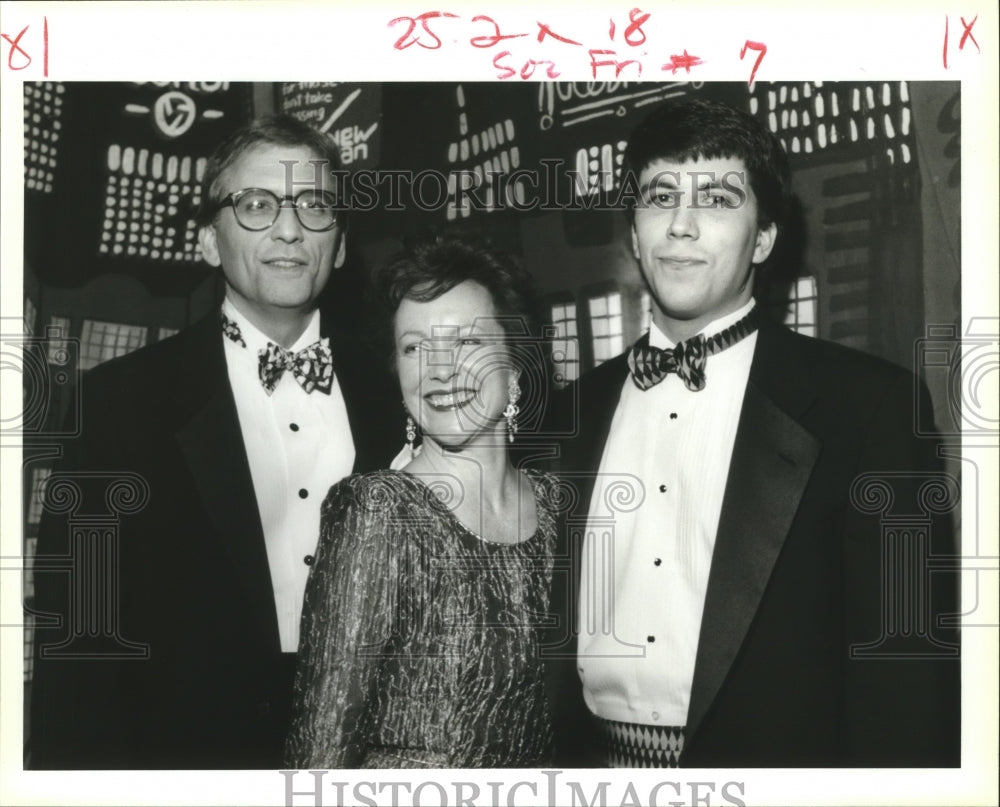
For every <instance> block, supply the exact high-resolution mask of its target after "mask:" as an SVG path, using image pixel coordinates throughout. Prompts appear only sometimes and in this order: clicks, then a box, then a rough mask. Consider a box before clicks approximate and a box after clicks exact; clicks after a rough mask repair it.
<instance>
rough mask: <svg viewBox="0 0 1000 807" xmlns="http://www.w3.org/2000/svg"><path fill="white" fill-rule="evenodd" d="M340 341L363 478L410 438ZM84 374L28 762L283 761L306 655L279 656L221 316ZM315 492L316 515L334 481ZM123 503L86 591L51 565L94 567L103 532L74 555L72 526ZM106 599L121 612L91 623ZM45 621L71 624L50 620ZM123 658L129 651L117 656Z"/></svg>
mask: <svg viewBox="0 0 1000 807" xmlns="http://www.w3.org/2000/svg"><path fill="white" fill-rule="evenodd" d="M324 330H325V329H324ZM328 335H329V336H330V337H331V342H332V347H333V352H334V357H335V358H334V362H335V371H336V373H337V377H338V379H339V383H340V386H341V389H342V391H343V395H344V399H345V402H346V404H347V412H348V416H349V419H350V423H351V431H352V435H353V438H354V444H355V448H356V461H355V466H354V470H355V471H358V472H363V471H368V470H374V469H376V468H380V467H385V466H387V465H388V462H389V461H390V459H391V457H392V455H393V453H394V451H393V449H394V447H395V448H398V445H399V443H400V440H401V437H400V434H401V429H397V428H393V426H394V425H397V424H401V419H400V418H398V417H397V418H396V419H395V421H394V420H393V416H392V410H391V409H389V408H388V407H389V406H391V404H392V402H394V401H395V400H397V398H398V396H396V395H393V394H388V389H387V388H386V387H381V386H379V385H378V384H377V383H376V381H377V378H378V374H377V373H373V372H372V371H371V367H370V366H366V365H364V364H362V363H361V361H360V359H359V357H358V356H357V354H356V350H357V347H356V345H351V344H348V345H347V347H345V339H344V338H343V337H340V336H338V334H337V333H336V332H331V333H329V334H328ZM386 381H387V382H388V379H386ZM81 384H82V418H81V423H82V428H81V434H80V436H79V437H78V438H76V439H75V440H70V441H69V442H68V445H67V446H66V447H65V457H64V462H63V463H62V466H61V467H60V468H58V469H57V472H56V474H55V475H53V477H51V479H50V485H54V487H53V489H52V490H51V491H50V493H51V494H52V498H53V500H56V499H60V500H62V497H61V494H60V493H59V492H57V491H58V490H59V487H60V486H59V485H57V484H55V483H56V481H57V480H58V479H59V478H60V477H63V475H68V476H65V477H64V478H66V479H69V480H71V481H72V484H73V485H76V486H78V487H79V489H80V491H81V496H80V500H79V501H78V502H77V503H76V504H75V506H73V507H72V508H71V509H70V512H69V513H62V514H53V513H46V514H45V515H44V516H43V520H42V524H41V528H40V533H39V542H38V557H39V563H40V566H39V569H38V570H37V571H36V574H35V577H36V580H37V584H36V609H37V611H38V613H39V616H38V617H37V619H38V622H39V627H38V629H37V631H36V638H35V643H36V661H35V671H34V681H33V691H32V697H31V725H30V740H29V749H30V755H29V757H28V759H27V765H28V766H29V767H31V768H39V769H52V768H69V769H75V768H180V769H185V768H220V769H225V768H274V767H277V766H280V765H281V764H282V756H283V743H284V738H285V733H286V729H287V722H288V720H289V709H290V700H291V684H292V679H293V672H294V658H295V656H294V654H291V653H285V654H283V653H282V652H281V648H280V642H279V635H278V623H277V618H276V614H275V606H274V595H273V591H272V587H271V578H270V572H269V568H268V561H267V554H266V550H265V545H264V535H263V531H262V528H261V524H260V517H259V514H258V510H257V503H256V498H255V495H254V489H253V482H252V480H251V476H250V467H249V464H248V461H247V455H246V451H245V449H244V445H243V439H242V434H241V432H240V425H239V421H238V417H237V413H236V407H235V402H234V399H233V394H232V390H231V387H230V384H229V377H228V374H227V369H226V361H225V353H224V346H223V341H222V335H221V325H220V320H219V315H218V313H215V314H214V315H212V316H209V317H208V318H206V319H205V320H202V321H201V322H199V323H198V324H196V325H194V326H192V327H191V328H188V329H186V330H184V331H182V332H181V333H179V334H177V335H176V336H174V337H172V338H170V339H167V340H165V341H164V342H160V343H157V344H154V345H151V346H150V347H148V348H146V349H143V350H141V351H138V352H136V353H133V354H131V355H129V356H125V357H123V358H121V359H117V360H114V361H111V362H108V363H107V364H104V365H101V366H99V367H97V368H95V369H94V370H92V371H90V372H89V373H88V374H86V375H84V377H83V379H82V381H81ZM315 394H319V393H315ZM307 439H308V437H307ZM116 478H119V479H123V480H124V483H123V485H122V486H120V487H119V488H118V494H117V498H116V495H115V494H110V495H109V494H108V493H107V491H108V489H109V482H112V481H113V480H114V479H116ZM129 489H131V490H132V491H134V494H129V493H128V491H129ZM63 490H65V488H63ZM144 490H146V491H148V501H145V502H143V499H144V497H145V496H146V495H147V493H145V492H143V491H144ZM309 495H310V496H313V497H315V499H316V506H317V507H319V505H320V503H321V502H322V501H323V498H324V497H325V495H326V491H325V490H316V491H309ZM130 496H133V498H134V502H133V503H132V504H131V505H130V503H129V498H130ZM56 509H58V507H56ZM63 509H65V508H63ZM129 510H136V512H134V513H133V512H128V511H129ZM109 512H110V513H118V516H117V517H114V516H112V519H113V521H114V524H113V526H112V528H111V532H117V535H118V539H117V546H116V548H115V549H114V551H113V552H111V554H112V555H113V557H112V558H111V562H112V563H111V566H107V564H106V562H105V559H104V558H103V557H97V556H93V557H91V561H93V560H95V558H96V560H97V562H96V563H90V565H88V566H87V568H100V569H103V570H104V571H103V572H101V573H103V574H105V575H108V577H106V578H105V579H104V580H103V582H96V581H95V580H85V581H83V582H82V583H80V584H79V585H77V583H75V582H73V578H74V575H72V574H70V573H69V572H65V571H64V572H63V573H57V572H53V571H45V568H44V566H45V564H46V563H51V562H52V561H53V560H54V559H57V558H58V557H59V556H63V557H64V558H65V557H67V556H69V557H70V558H71V563H72V564H75V565H76V566H77V567H78V568H82V567H81V566H80V564H81V563H83V562H84V561H83V560H82V558H81V556H80V554H79V553H80V552H81V551H86V550H84V549H83V548H84V547H91V550H93V549H94V548H95V547H96V546H98V544H99V539H98V535H97V532H93V531H92V532H88V531H86V530H84V532H83V537H81V538H80V539H79V540H78V545H77V546H76V548H75V549H74V546H73V542H72V540H71V538H70V532H71V530H72V529H73V527H74V524H75V525H76V526H80V525H81V524H82V523H83V521H82V520H81V519H82V517H85V516H87V515H98V516H100V515H101V514H107V513H109ZM123 513H124V514H123ZM68 519H70V520H72V521H73V523H69V521H68ZM107 520H108V519H107V517H106V516H105V518H104V521H105V522H107ZM104 551H105V552H107V551H109V550H107V549H106V548H105V550H104ZM74 553H76V554H74ZM57 565H58V563H57ZM62 565H63V567H64V568H65V566H66V563H65V561H64V562H63V564H62ZM95 573H97V572H95ZM109 589H111V590H114V589H117V600H115V601H113V602H112V601H107V602H102V603H97V604H94V603H92V602H90V603H89V604H88V601H90V600H92V599H93V598H95V597H97V596H99V595H98V592H107V591H108V590H109ZM100 596H102V597H103V596H105V595H100ZM93 607H96V608H99V609H104V611H108V609H113V612H112V613H110V614H109V613H99V614H97V615H95V613H94V611H92V610H88V609H90V608H93ZM45 615H50V616H55V617H56V620H49V621H50V622H52V621H57V622H58V625H57V626H55V627H44V626H42V624H41V622H42V620H43V619H44V617H45ZM75 619H79V620H80V623H79V624H78V625H76V626H74V620H75ZM88 624H90V625H94V624H98V625H101V626H104V627H102V628H101V630H103V631H104V632H110V633H111V634H112V635H110V636H108V635H105V636H96V637H85V636H75V639H74V642H73V643H71V644H69V645H66V646H64V647H61V648H60V647H58V645H60V643H61V642H63V641H65V640H66V639H67V638H69V637H71V636H72V635H73V634H78V633H80V632H81V628H80V625H83V626H84V628H83V630H86V627H85V626H86V625H88ZM109 625H110V626H113V628H112V629H111V630H110V631H108V630H106V628H107V626H109ZM135 646H138V647H139V650H138V651H136V648H135ZM144 648H145V649H148V653H146V652H145V650H144ZM116 650H117V651H121V652H122V653H123V654H124V655H123V656H121V657H118V658H115V657H109V651H111V652H112V653H114V652H115V651H116ZM67 652H70V653H80V652H84V653H86V652H94V653H96V654H97V657H96V658H92V659H86V658H82V659H81V658H67V657H66V655H65V654H66V653H67ZM136 652H138V653H139V655H138V656H135V655H129V654H130V653H136ZM53 653H55V654H56V655H51V654H53ZM144 655H145V656H146V657H143V656H144Z"/></svg>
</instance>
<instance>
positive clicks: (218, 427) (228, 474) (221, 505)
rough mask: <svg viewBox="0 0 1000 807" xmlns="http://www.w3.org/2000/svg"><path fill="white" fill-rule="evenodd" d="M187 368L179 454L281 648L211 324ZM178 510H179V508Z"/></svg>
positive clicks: (232, 406) (245, 466) (195, 336)
mask: <svg viewBox="0 0 1000 807" xmlns="http://www.w3.org/2000/svg"><path fill="white" fill-rule="evenodd" d="M193 330H194V332H193V333H192V335H191V339H190V340H189V341H188V343H187V345H186V346H185V351H186V356H184V359H183V361H182V364H181V367H182V368H183V372H184V377H183V378H182V379H178V383H179V384H180V385H181V386H180V387H179V388H180V389H181V390H182V391H181V392H180V394H179V398H178V403H179V406H178V409H179V414H180V419H179V420H178V426H177V428H176V431H175V436H176V439H177V442H178V444H179V446H180V450H181V453H182V455H183V457H184V459H185V461H186V462H187V465H188V469H189V471H190V472H191V475H192V477H193V479H194V481H195V486H196V488H197V489H198V492H199V494H200V496H201V500H202V503H203V504H204V506H205V509H206V511H207V512H208V514H209V517H210V518H211V520H212V523H213V525H214V527H215V530H216V532H217V533H218V534H219V535H220V536H221V538H222V540H223V542H224V543H225V544H226V548H227V549H228V552H229V555H230V558H231V559H232V563H233V567H234V568H235V569H236V571H237V574H238V576H239V578H240V579H241V580H242V581H243V583H244V585H245V587H246V591H247V595H248V597H247V602H248V603H249V606H250V608H252V609H253V610H254V611H255V612H256V613H255V617H256V619H257V621H258V622H259V623H260V624H261V626H262V632H261V635H262V636H269V637H272V640H271V641H272V643H273V644H274V645H275V649H278V648H279V646H280V643H279V634H278V622H277V615H276V614H275V610H274V590H273V588H272V586H271V575H270V569H269V566H268V560H267V550H266V547H265V543H264V531H263V529H262V527H261V524H260V515H259V510H258V508H257V498H256V495H255V494H254V490H253V479H252V477H251V475H250V463H249V461H248V459H247V454H246V448H245V446H244V444H243V434H242V432H241V430H240V424H239V416H238V415H237V412H236V403H235V400H234V399H233V393H232V389H231V387H230V385H229V375H228V370H227V367H226V358H225V349H224V347H223V343H222V336H221V334H220V333H219V329H218V327H217V322H216V319H215V318H214V317H208V318H207V319H206V320H204V321H203V322H201V323H198V324H197V325H196V326H194V329H193ZM179 506H181V505H180V503H179Z"/></svg>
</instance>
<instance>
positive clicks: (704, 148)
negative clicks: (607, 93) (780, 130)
mask: <svg viewBox="0 0 1000 807" xmlns="http://www.w3.org/2000/svg"><path fill="white" fill-rule="evenodd" d="M716 157H735V158H738V159H740V160H742V161H743V164H744V165H745V166H746V168H747V173H748V175H749V176H748V177H747V180H748V182H749V184H750V187H751V188H752V189H753V192H754V195H755V196H756V197H757V205H758V224H759V225H760V226H761V227H767V226H768V225H770V224H771V223H772V222H773V223H775V224H777V225H778V229H779V230H780V229H781V227H782V226H783V224H784V223H785V218H786V215H787V210H788V204H789V198H790V194H791V191H790V184H791V183H790V174H789V168H788V159H787V157H786V156H785V151H784V149H783V148H782V147H781V143H779V142H778V139H777V138H776V137H775V136H774V135H772V134H771V133H770V132H768V131H767V130H766V129H765V128H764V127H763V126H762V125H761V123H760V122H759V121H758V120H757V119H756V118H754V117H752V116H751V115H748V114H747V113H745V112H741V111H740V110H738V109H734V108H733V107H731V106H728V105H726V104H722V103H719V102H717V101H709V100H707V99H704V98H684V99H679V100H676V101H668V102H666V103H665V104H663V105H662V106H659V107H657V108H656V109H655V110H654V111H653V112H652V113H651V114H650V115H649V116H648V117H647V118H646V119H645V120H643V122H642V123H640V124H639V126H638V127H636V129H635V131H634V132H633V133H632V136H631V137H630V138H629V141H628V146H627V147H626V149H625V160H624V163H623V167H624V171H625V172H626V173H627V174H631V175H632V176H633V177H634V178H635V180H636V181H638V177H639V174H641V173H642V171H643V169H644V168H646V167H648V166H649V165H650V164H651V163H653V162H655V161H656V160H669V161H670V162H686V161H688V160H697V159H713V158H716ZM626 215H627V216H628V218H629V223H631V222H632V220H633V218H634V216H635V208H634V207H631V206H630V207H629V208H628V209H627V210H626Z"/></svg>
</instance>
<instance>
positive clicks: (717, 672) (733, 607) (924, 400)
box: [549, 324, 960, 767]
mask: <svg viewBox="0 0 1000 807" xmlns="http://www.w3.org/2000/svg"><path fill="white" fill-rule="evenodd" d="M627 373H628V368H627V364H626V361H625V357H624V356H620V357H618V358H617V359H613V360H611V361H609V362H607V363H606V364H604V365H602V366H601V367H599V368H597V369H596V370H594V371H592V372H591V373H589V374H587V375H586V376H584V378H583V379H581V381H580V383H579V384H578V385H577V387H576V388H571V390H570V394H569V395H568V396H567V400H566V401H564V405H563V407H562V409H563V411H564V416H566V413H573V414H572V420H571V421H568V422H564V423H563V424H561V428H563V429H571V430H572V431H573V437H572V438H570V439H568V440H567V441H566V443H565V445H564V446H563V453H562V458H561V464H562V469H563V472H564V474H565V479H566V481H567V483H568V484H571V485H573V486H575V487H576V488H577V490H578V496H577V497H576V505H575V511H574V512H571V513H570V516H569V518H570V521H571V527H572V523H573V522H574V521H575V524H576V527H577V528H578V532H582V530H581V529H579V528H580V526H581V524H582V523H583V520H584V519H585V518H586V514H587V508H588V505H589V502H590V493H591V489H592V487H593V474H594V472H596V471H597V469H598V468H599V465H600V461H601V456H602V453H603V450H604V445H605V443H606V441H607V436H608V432H609V428H610V425H611V420H612V417H613V415H614V412H615V408H616V406H617V404H618V399H619V396H620V393H621V390H622V385H623V384H624V383H625V381H626V378H627ZM707 382H708V383H709V384H711V383H712V378H711V373H710V372H709V375H708V379H707ZM915 401H919V403H918V405H917V409H915V404H914V402H915ZM918 411H919V412H921V413H927V412H930V402H929V399H928V397H927V394H926V389H925V388H924V387H923V385H919V390H918V384H917V383H916V380H915V378H914V376H912V375H911V374H909V373H906V372H904V371H903V370H901V369H900V368H898V367H895V366H893V365H890V364H888V363H887V362H884V361H881V360H879V359H875V358H873V357H871V356H867V355H865V354H862V353H859V352H857V351H853V350H849V349H846V348H843V347H841V346H838V345H834V344H831V343H829V342H823V341H820V340H817V339H811V338H808V337H803V336H800V335H797V334H793V333H791V332H790V331H788V330H787V329H785V328H781V327H778V326H776V325H772V324H764V325H763V326H762V327H761V329H760V332H759V335H758V341H757V345H756V349H755V352H754V358H753V363H752V366H751V371H750V379H749V382H748V385H747V390H746V395H745V398H744V401H743V408H742V412H741V415H740V421H739V426H738V431H737V436H736V441H735V445H734V450H733V456H732V461H731V464H730V469H729V477H728V480H727V481H726V483H725V484H726V491H725V496H724V501H723V505H722V513H721V518H720V522H719V529H718V533H717V538H716V543H715V549H714V553H713V557H712V566H711V571H710V575H709V581H708V591H707V595H706V601H705V609H704V615H703V619H702V625H701V632H700V639H699V644H698V650H697V657H696V663H695V672H694V681H693V687H692V692H691V701H690V707H689V711H688V719H687V733H686V744H685V750H684V753H683V756H682V758H681V765H684V766H690V767H736V766H766V767H785V766H789V767H790V766H895V765H899V766H924V765H957V764H959V731H958V727H959V719H960V702H959V701H960V698H959V675H958V672H959V665H958V660H957V641H958V640H957V637H956V636H955V632H954V631H948V630H944V629H942V628H941V627H940V626H938V625H936V624H934V619H935V617H937V616H940V615H943V614H954V613H955V608H956V606H955V602H954V597H955V589H956V586H955V579H954V575H949V574H947V573H945V574H937V573H935V574H924V573H923V572H922V569H923V568H925V567H926V565H927V564H924V565H923V566H921V563H920V562H919V557H918V554H913V555H910V556H909V558H910V560H911V561H912V562H913V563H916V566H913V565H912V563H911V566H910V567H906V566H905V557H904V566H903V567H902V568H904V569H905V570H906V571H905V573H904V574H902V575H901V576H900V577H898V578H897V584H906V585H910V586H911V587H912V588H911V589H910V590H909V592H907V591H901V590H899V589H896V590H895V591H893V590H892V588H891V586H890V585H889V583H888V580H889V579H890V578H891V575H888V574H887V572H888V571H889V570H890V569H894V568H900V567H899V566H898V565H897V562H898V561H899V560H900V557H898V556H893V555H891V554H889V555H887V553H886V550H885V548H884V544H883V523H882V520H883V518H891V517H893V516H896V515H899V514H903V513H907V512H911V513H923V514H924V516H926V514H927V513H928V512H929V510H928V507H930V510H934V509H937V510H942V509H944V510H947V509H949V508H950V505H951V504H953V503H954V501H955V499H956V497H957V485H954V484H952V482H949V481H948V480H947V479H944V478H943V477H942V476H941V475H940V473H938V472H937V462H936V460H935V456H934V455H935V451H936V448H935V445H934V442H933V441H932V440H928V439H926V438H919V437H917V436H915V435H916V429H915V428H914V414H915V412H918ZM664 416H666V413H664ZM608 470H609V471H610V472H612V473H615V472H624V473H627V472H629V471H631V470H632V469H629V468H612V469H608ZM866 473H873V474H876V475H878V476H879V477H880V478H882V479H883V480H885V481H886V486H887V487H888V488H891V490H892V493H893V495H894V496H895V499H894V502H893V504H892V505H891V507H889V508H888V510H886V511H885V512H882V505H883V504H885V501H884V500H882V499H881V498H880V497H881V496H882V495H883V493H884V491H885V489H886V487H880V485H879V484H878V483H874V484H872V485H865V484H864V483H865V479H860V480H859V487H858V488H856V489H855V493H854V494H853V501H852V492H851V491H852V485H853V484H854V482H855V480H856V479H859V477H862V475H864V474H866ZM922 486H924V487H923V498H922V499H921V498H920V497H921V494H920V489H921V487H922ZM943 490H947V495H946V496H945V497H944V498H945V499H950V501H949V502H948V503H947V504H942V503H939V504H937V505H935V504H934V503H932V502H930V498H929V494H930V492H931V491H937V492H941V491H943ZM647 495H648V492H647ZM865 509H868V510H869V512H863V510H865ZM871 511H874V512H871ZM933 515H935V517H933V518H932V519H930V520H927V519H926V518H924V523H925V527H924V530H925V532H928V531H929V533H930V544H929V547H928V545H927V544H920V546H923V547H924V549H928V550H929V552H930V553H931V554H935V555H939V556H942V557H944V558H947V556H949V555H951V554H952V553H953V551H954V549H953V546H952V540H951V539H952V532H951V529H950V519H949V518H948V517H947V516H945V515H941V514H933ZM917 521H918V522H919V521H921V519H920V518H918V519H917ZM911 522H912V519H911ZM906 529H916V530H917V531H919V529H920V528H919V526H918V527H916V528H909V527H906V526H905V524H900V525H899V529H898V530H896V531H897V532H899V531H900V530H904V531H905V530H906ZM888 531H891V530H887V532H888ZM922 540H923V539H916V538H913V539H911V538H905V539H903V541H902V545H903V546H906V547H909V548H910V549H909V550H907V551H914V552H915V551H916V550H915V547H917V546H918V541H922ZM579 554H580V540H579V538H575V539H569V540H567V542H566V544H565V545H564V546H563V547H562V549H561V552H560V554H559V557H560V562H561V563H562V564H564V571H562V572H557V573H556V576H555V582H554V591H553V606H554V609H555V610H556V612H557V613H559V612H560V611H561V613H559V616H560V619H559V621H558V627H557V628H556V629H555V631H554V633H553V638H552V641H551V646H550V648H549V652H552V650H553V649H554V648H558V649H559V650H561V651H563V658H562V660H559V661H554V662H553V663H552V664H551V665H550V666H551V670H550V672H551V676H550V679H551V681H552V692H551V694H552V697H553V699H554V700H555V702H556V713H557V726H556V731H557V744H558V746H559V754H560V762H561V764H564V765H567V766H582V767H587V766H592V765H600V764H602V761H601V757H600V756H599V751H598V750H597V747H596V745H595V742H594V741H595V739H596V738H597V737H598V735H599V732H598V731H597V729H596V727H595V725H594V723H593V719H592V717H591V716H590V713H589V712H588V711H587V709H586V706H585V704H584V703H583V700H582V692H581V687H580V682H579V679H578V678H577V676H576V670H575V655H574V654H575V651H576V641H575V636H574V635H573V632H574V630H575V627H574V626H575V625H576V616H575V609H576V606H577V602H576V601H577V597H578V588H577V582H578V568H577V564H578V562H579ZM913 569H917V571H916V572H914V571H913ZM927 585H929V586H930V588H931V593H932V594H933V600H932V601H929V600H927V599H926V586H927ZM901 597H902V598H904V599H905V598H906V597H909V599H908V600H907V602H908V603H910V605H907V606H905V607H902V608H900V606H899V603H900V598H901ZM914 602H916V604H915V605H913V603H914ZM911 606H912V607H914V608H916V611H917V612H918V613H919V614H920V615H921V618H922V619H923V620H925V621H922V622H921V623H920V624H914V623H911V622H909V621H907V622H906V623H905V624H903V625H902V626H901V628H902V629H905V632H907V633H912V634H914V636H909V637H907V636H903V637H902V639H903V641H898V639H899V638H900V637H899V636H897V637H895V638H896V639H897V641H888V642H886V643H885V644H882V645H879V646H878V647H876V648H869V650H868V651H864V650H862V651H861V655H860V656H859V655H857V652H856V651H857V649H858V648H861V647H862V646H864V645H871V644H873V643H878V642H879V640H880V638H881V637H882V636H883V626H884V625H887V629H888V628H891V627H892V626H893V625H896V626H897V627H900V626H899V624H898V621H900V620H901V613H900V612H901V611H905V612H907V613H909V612H910V611H909V609H910V608H911ZM649 607H650V608H655V607H656V603H655V602H651V603H649ZM883 608H885V609H889V610H890V613H889V614H888V615H887V616H885V617H884V616H883ZM895 608H899V609H900V610H897V611H895V612H894V613H892V612H891V609H895ZM894 619H895V620H897V622H893V620H894ZM907 620H908V618H907ZM887 623H888V624H887ZM921 631H925V632H926V633H927V634H928V636H927V637H923V638H922V637H921V636H920V635H919V634H920V632H921ZM898 633H899V631H897V634H898ZM888 638H889V639H890V640H892V639H893V638H894V637H888ZM852 647H854V648H855V657H853V658H852ZM892 651H900V652H901V653H903V655H897V656H896V657H892V656H891V653H892ZM865 652H868V653H869V655H867V656H865V655H864V654H865ZM915 652H925V653H927V654H929V655H930V658H917V657H915V656H914V655H913V653H915ZM880 654H881V655H880Z"/></svg>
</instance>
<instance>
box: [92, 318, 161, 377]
mask: <svg viewBox="0 0 1000 807" xmlns="http://www.w3.org/2000/svg"><path fill="white" fill-rule="evenodd" d="M81 341H82V344H81V345H80V351H81V353H80V369H81V370H89V369H91V368H92V367H96V366H97V365H98V364H100V363H101V362H104V361H107V360H108V359H113V358H115V357H116V356H124V355H125V354H126V353H131V352H132V351H133V350H136V349H137V348H140V347H142V346H143V345H145V344H146V328H145V327H143V326H141V325H122V324H120V323H116V322H98V321H97V320H92V319H85V320H84V321H83V334H82V340H81Z"/></svg>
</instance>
